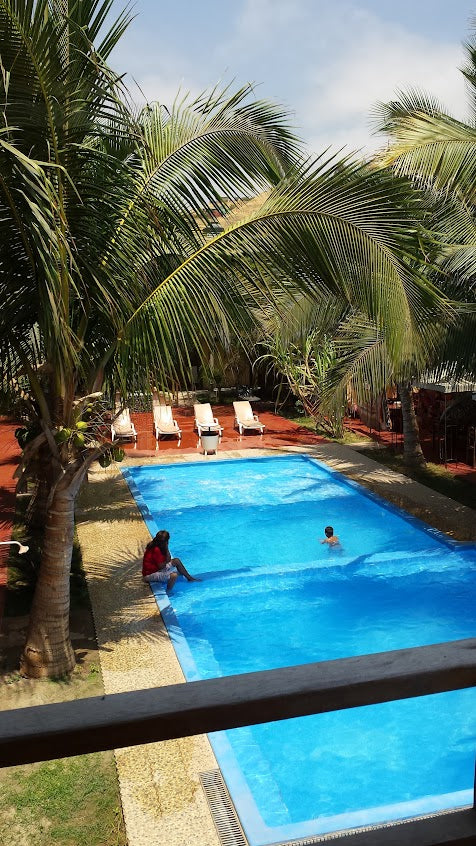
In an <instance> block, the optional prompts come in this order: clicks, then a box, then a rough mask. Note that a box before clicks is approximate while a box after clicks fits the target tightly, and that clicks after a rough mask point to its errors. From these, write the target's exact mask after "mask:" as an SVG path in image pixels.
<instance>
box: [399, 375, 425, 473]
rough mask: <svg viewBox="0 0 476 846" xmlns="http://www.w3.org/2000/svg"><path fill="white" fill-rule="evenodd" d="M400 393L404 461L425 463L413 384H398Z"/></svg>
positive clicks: (416, 463) (405, 462)
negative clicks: (414, 401)
mask: <svg viewBox="0 0 476 846" xmlns="http://www.w3.org/2000/svg"><path fill="white" fill-rule="evenodd" d="M398 393H399V395H400V401H401V403H402V424H403V463H404V464H408V465H409V466H411V465H413V466H415V465H422V464H425V463H426V461H425V456H424V455H423V451H422V448H421V444H420V432H419V430H418V421H417V419H416V414H415V406H414V403H413V394H412V389H411V385H410V384H406V383H405V384H404V383H400V384H399V385H398Z"/></svg>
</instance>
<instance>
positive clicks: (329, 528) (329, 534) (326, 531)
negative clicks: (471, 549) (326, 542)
mask: <svg viewBox="0 0 476 846" xmlns="http://www.w3.org/2000/svg"><path fill="white" fill-rule="evenodd" d="M324 534H325V536H326V538H331V537H332V535H333V534H334V529H333V528H332V526H326V528H325V529H324Z"/></svg>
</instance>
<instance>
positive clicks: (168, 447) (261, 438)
mask: <svg viewBox="0 0 476 846" xmlns="http://www.w3.org/2000/svg"><path fill="white" fill-rule="evenodd" d="M254 410H256V411H257V413H258V415H259V419H260V420H261V422H262V423H264V424H265V426H266V429H265V431H264V434H263V435H259V434H256V433H254V432H253V431H248V432H244V433H243V435H242V436H240V435H239V433H238V430H237V429H235V428H234V419H235V418H234V413H233V407H232V406H230V405H214V406H213V413H214V415H215V417H217V418H218V420H219V422H220V425H221V426H223V437H222V440H221V442H220V447H219V449H222V450H233V449H260V448H262V449H273V448H275V449H276V448H279V447H285V446H295V445H306V444H318V443H322V442H323V441H324V438H322V437H321V436H320V435H315V434H314V433H313V432H310V431H309V429H305V428H304V427H302V426H298V425H297V424H296V423H292V422H291V421H290V420H285V419H284V418H283V417H280V416H279V415H277V414H273V413H272V412H270V411H260V410H259V404H258V405H254ZM173 414H174V417H175V419H176V421H177V423H178V425H179V426H180V428H181V429H182V440H181V443H180V446H178V444H177V438H176V437H172V436H168V437H161V438H160V441H159V442H158V444H156V440H155V435H154V431H153V426H152V412H150V413H149V412H143V413H137V414H134V413H132V414H131V419H132V421H133V423H134V425H135V427H136V430H137V436H138V437H137V445H134V444H132V443H131V444H126V445H125V449H126V450H127V452H131V453H132V454H134V455H136V456H137V457H140V456H144V457H145V456H151V455H157V454H160V453H162V452H166V453H167V455H174V454H175V455H183V454H187V453H188V454H196V453H197V452H198V451H199V450H200V447H198V446H197V442H198V437H197V433H196V432H195V431H194V428H193V426H194V414H193V408H187V407H178V408H174V410H173Z"/></svg>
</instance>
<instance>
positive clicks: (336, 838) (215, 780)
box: [200, 769, 472, 846]
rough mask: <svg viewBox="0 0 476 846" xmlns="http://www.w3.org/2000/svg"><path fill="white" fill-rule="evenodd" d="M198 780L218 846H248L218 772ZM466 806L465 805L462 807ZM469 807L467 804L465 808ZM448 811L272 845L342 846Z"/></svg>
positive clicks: (211, 772) (215, 771)
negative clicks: (356, 838)
mask: <svg viewBox="0 0 476 846" xmlns="http://www.w3.org/2000/svg"><path fill="white" fill-rule="evenodd" d="M200 781H201V783H202V787H203V792H204V793H205V797H206V799H207V802H208V806H209V808H210V813H211V815H212V819H213V822H214V823H215V828H216V830H217V834H218V837H219V840H220V844H221V846H249V844H248V841H247V839H246V837H245V835H244V832H243V829H242V827H241V824H240V820H239V818H238V814H237V813H236V810H235V806H234V804H233V802H232V801H231V797H230V794H229V793H228V790H227V787H226V784H225V782H224V781H223V776H222V774H221V771H220V770H218V769H216V770H208V772H206V773H200ZM465 807H466V806H465ZM469 807H472V806H470V805H468V808H469ZM460 810H461V808H454V809H452V811H451V812H450V813H457V812H458V811H460ZM447 813H448V811H440V812H438V811H437V812H436V813H434V814H424V815H422V816H419V817H413V818H412V819H411V820H407V819H404V820H395V821H394V822H391V823H382V824H381V825H369V826H362V827H361V828H358V829H347V830H345V831H334V832H331V833H329V834H321V835H315V836H312V835H311V836H310V837H305V838H303V839H300V840H287V841H286V842H280V843H275V844H274V846H324V845H325V844H327V846H331V844H332V842H334V843H336V844H338V843H340V844H342V846H345V841H346V840H347V839H348V838H351V837H352V835H354V834H362V833H364V832H366V831H369V832H370V831H383V830H384V829H387V828H395V827H396V826H398V827H400V826H405V825H408V824H409V823H411V822H415V821H416V820H422V819H429V818H433V817H439V816H440V814H447Z"/></svg>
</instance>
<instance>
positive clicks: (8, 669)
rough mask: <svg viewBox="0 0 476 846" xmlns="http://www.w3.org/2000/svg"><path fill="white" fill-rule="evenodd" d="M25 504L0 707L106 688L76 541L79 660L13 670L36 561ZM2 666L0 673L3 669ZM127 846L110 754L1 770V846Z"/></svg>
mask: <svg viewBox="0 0 476 846" xmlns="http://www.w3.org/2000/svg"><path fill="white" fill-rule="evenodd" d="M22 511H23V509H22V508H20V509H19V511H18V513H17V515H16V525H15V527H14V537H16V538H17V539H18V540H20V539H21V540H22V541H23V542H26V543H28V544H29V545H30V553H27V554H26V555H25V556H19V555H13V554H12V555H11V557H10V560H9V572H8V576H9V579H8V591H7V602H6V616H5V619H4V621H3V627H2V635H4V636H5V649H3V650H2V660H1V661H0V667H1V669H0V701H1V703H2V705H1V706H0V707H1V708H2V709H12V708H23V707H28V706H30V705H46V704H49V703H52V702H61V701H67V700H72V699H83V698H87V697H90V696H100V695H102V694H103V693H104V685H103V681H102V675H101V669H100V661H99V654H98V651H97V644H96V640H95V634H94V625H93V622H92V615H91V607H90V602H89V594H88V590H87V586H86V580H85V577H84V572H83V569H82V562H81V550H80V548H79V544H78V541H77V539H75V547H74V553H73V566H72V574H71V631H72V642H73V648H75V650H76V654H77V657H78V664H77V666H76V668H75V670H74V671H73V673H72V674H71V675H70V676H67V677H64V678H59V679H24V678H22V677H21V676H20V675H19V673H18V671H17V670H18V666H19V656H20V650H21V647H22V645H23V642H24V637H25V635H26V625H27V621H28V611H29V606H30V603H31V598H32V595H33V587H34V582H35V578H36V573H37V572H38V567H39V561H40V544H41V539H40V536H39V535H38V536H35V533H30V534H28V535H27V533H26V532H25V529H24V528H23V525H22V524H23V513H22ZM2 671H3V675H1V672H2ZM126 843H127V839H126V834H125V827H124V821H123V817H122V809H121V803H120V796H119V785H118V780H117V772H116V766H115V762H114V756H113V754H112V752H99V753H95V754H88V755H81V756H77V757H74V758H65V759H62V760H57V761H47V762H45V763H37V764H30V765H27V766H20V767H10V768H7V769H0V844H5V846H6V844H15V846H56V844H58V846H125V844H126Z"/></svg>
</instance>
